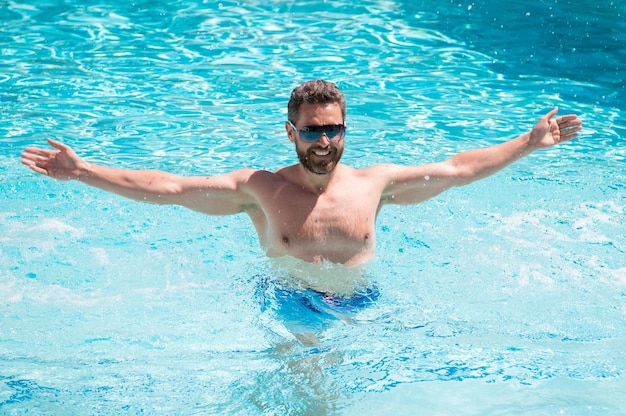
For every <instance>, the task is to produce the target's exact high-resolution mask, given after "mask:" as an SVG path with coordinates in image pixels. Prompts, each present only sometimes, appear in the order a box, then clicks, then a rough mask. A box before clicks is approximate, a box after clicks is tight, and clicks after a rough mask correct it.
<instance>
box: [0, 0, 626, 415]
mask: <svg viewBox="0 0 626 416" xmlns="http://www.w3.org/2000/svg"><path fill="white" fill-rule="evenodd" d="M625 13H626V9H625V7H624V5H621V4H617V2H583V1H581V2H575V3H574V2H571V3H570V2H548V1H543V2H537V3H536V4H535V5H533V6H528V5H525V4H524V2H521V1H513V2H510V4H507V7H506V8H505V9H503V8H502V6H501V4H500V3H496V2H486V3H483V5H477V4H475V3H461V2H455V3H449V2H446V3H444V4H440V5H437V7H434V6H433V5H432V3H431V2H409V1H365V2H360V3H359V4H356V5H355V4H353V3H350V2H341V1H339V2H332V4H329V3H318V2H312V1H310V2H292V1H274V2H271V1H270V2H257V1H249V2H241V3H237V2H226V1H224V2H219V3H209V2H200V1H190V0H181V1H137V2H133V3H129V4H118V3H117V2H110V1H84V2H77V1H75V0H66V1H56V0H54V1H46V2H44V1H31V2H28V3H27V4H23V3H20V2H17V1H11V2H4V3H1V4H0V22H1V26H0V28H1V30H0V39H1V42H0V48H1V51H2V61H1V62H2V63H1V65H0V92H1V96H0V100H1V101H0V106H1V114H2V115H1V118H0V120H1V121H0V137H1V138H0V146H1V149H2V152H1V154H0V179H1V181H0V187H1V188H0V189H1V193H0V294H1V297H0V319H1V324H0V412H1V413H4V414H27V413H28V414H54V415H62V414H71V415H74V414H241V415H244V414H245V415H250V414H347V415H348V414H366V415H381V414H416V413H418V414H532V415H541V414H546V415H549V414H575V415H578V414H623V413H625V412H626V404H625V403H624V401H623V398H622V396H623V391H624V390H625V388H626V382H625V381H624V380H625V376H626V373H625V372H626V352H624V351H625V349H624V345H625V342H626V262H625V261H624V258H625V256H624V251H625V250H626V244H625V239H624V236H625V235H626V220H625V216H624V202H625V200H626V198H625V185H624V184H625V183H626V181H625V179H626V173H625V166H626V165H625V161H626V159H625V157H626V151H625V148H624V144H623V141H622V138H623V137H624V132H625V128H626V123H625V122H624V111H625V110H626V108H625V105H624V103H625V102H626V100H625V99H624V97H625V95H624V91H625V86H624V81H623V80H624V79H626V57H625V50H624V48H623V45H624V44H625V41H626V39H624V36H625V35H624V34H625V33H626V23H625V18H624V16H625ZM318 77H319V78H327V79H330V80H333V81H335V82H337V84H338V85H339V86H340V87H341V88H342V89H343V91H344V93H345V94H346V98H347V104H348V120H347V122H348V126H349V133H348V137H347V139H346V140H347V142H346V151H345V153H344V158H343V160H344V162H345V163H347V164H350V165H353V166H357V167H362V166H368V165H371V164H374V163H379V162H390V161H392V162H395V163H403V164H420V163H424V162H430V161H435V160H441V159H443V158H446V157H448V156H450V155H452V154H454V153H456V152H459V151H462V150H466V149H470V148H474V147H478V146H484V145H489V144H492V143H496V142H498V141H499V140H500V139H501V138H509V137H512V136H514V135H516V134H517V133H519V132H521V131H524V130H526V129H529V128H530V127H532V125H533V123H534V122H535V120H536V119H537V118H538V117H539V116H541V115H542V114H543V113H544V112H546V111H547V110H548V109H550V108H551V107H552V106H553V105H559V107H560V108H561V109H562V110H561V111H562V113H568V112H575V113H577V114H579V115H580V116H581V118H582V119H583V121H584V123H585V132H584V134H583V135H582V136H581V137H580V138H579V139H577V140H576V141H574V142H572V143H570V144H568V145H566V146H565V145H564V146H559V147H556V148H553V149H550V150H548V151H545V152H542V153H537V154H534V155H532V156H530V157H529V158H527V159H525V160H522V161H520V162H518V163H517V164H516V165H514V166H511V167H509V168H508V169H506V170H505V171H503V172H501V173H500V174H498V175H497V176H494V177H492V178H488V179H486V180H484V181H481V182H478V183H475V184H472V185H470V186H468V187H465V188H461V189H455V190H451V191H449V192H448V193H446V194H443V195H441V196H440V197H438V198H437V199H434V200H431V201H428V202H427V203H424V204H422V205H419V206H416V207H387V208H385V210H383V211H382V212H381V214H380V217H379V221H378V227H377V232H378V249H377V257H376V258H375V259H374V261H373V262H372V263H371V264H370V265H369V266H368V269H369V270H368V273H369V274H370V275H372V276H374V278H375V281H376V285H377V287H378V290H379V292H380V295H379V296H378V298H377V299H376V301H375V302H374V303H373V304H371V305H369V306H367V307H365V308H362V309H360V310H359V311H358V312H357V313H355V314H350V315H346V316H344V317H342V318H343V319H339V320H329V321H328V322H327V325H326V327H325V328H323V329H322V330H320V331H319V333H317V334H316V335H317V338H318V344H317V345H316V346H309V345H304V344H301V343H299V342H296V340H295V339H294V338H293V335H292V334H291V333H290V332H289V330H288V329H287V328H286V326H285V320H284V319H283V316H282V315H281V314H279V313H278V311H277V309H276V308H273V307H272V304H271V303H270V307H263V300H262V299H260V297H261V296H260V295H259V288H260V287H261V288H262V287H263V285H264V284H265V283H264V281H263V280H264V278H263V277H262V276H265V275H267V267H268V266H267V264H266V260H265V258H264V256H263V252H262V250H261V249H260V248H259V247H258V243H257V240H256V237H255V234H254V230H253V228H252V226H251V225H250V224H249V223H248V221H247V219H246V218H244V217H239V216H237V217H205V216H202V215H200V214H197V213H194V212H190V211H186V210H184V209H181V208H177V207H159V206H152V205H142V204H137V203H134V202H131V201H127V200H124V199H121V198H119V197H116V196H112V195H109V194H105V193H103V192H100V191H97V190H93V189H87V188H86V187H84V186H81V184H78V183H61V182H54V181H52V180H47V179H46V178H43V177H38V176H35V175H34V174H31V173H30V172H29V171H28V170H27V169H26V168H24V167H23V166H21V165H20V164H19V154H20V152H21V151H22V149H23V148H24V147H25V146H30V145H41V144H43V141H44V139H45V137H53V138H58V139H62V140H64V141H66V142H67V143H68V144H71V145H72V146H74V147H75V149H76V150H77V151H78V152H79V153H80V154H81V155H83V156H85V157H86V158H88V159H89V160H90V161H93V162H97V163H103V164H108V165H115V166H122V167H127V168H151V169H153V168H154V169H165V170H169V171H174V172H177V173H181V174H220V173H223V172H227V171H230V170H232V169H236V168H240V167H242V166H253V167H258V168H266V169H270V170H273V169H276V168H278V167H280V166H282V165H285V164H291V163H295V161H296V159H295V157H294V152H293V150H292V147H291V145H290V143H289V142H288V140H287V139H286V137H285V133H284V127H283V121H284V119H285V118H286V103H287V100H288V94H289V92H290V91H291V89H292V88H293V87H294V86H295V85H297V84H299V83H300V82H301V81H304V80H306V79H310V78H318Z"/></svg>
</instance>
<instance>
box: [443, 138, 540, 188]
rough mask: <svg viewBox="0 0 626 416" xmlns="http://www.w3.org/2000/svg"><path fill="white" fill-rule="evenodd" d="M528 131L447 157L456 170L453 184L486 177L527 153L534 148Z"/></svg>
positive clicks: (466, 182) (464, 183) (458, 184)
mask: <svg viewBox="0 0 626 416" xmlns="http://www.w3.org/2000/svg"><path fill="white" fill-rule="evenodd" d="M529 139H530V133H525V134H522V135H521V136H519V137H517V138H515V139H513V140H509V141H506V142H504V143H500V144H497V145H494V146H490V147H486V148H483V149H477V150H470V151H467V152H463V153H459V154H458V155H456V156H453V157H451V158H450V159H448V161H447V163H449V164H451V165H452V166H453V167H454V168H455V169H456V172H457V175H456V176H457V177H456V182H457V183H455V185H457V186H460V185H466V184H468V183H471V182H474V181H477V180H479V179H483V178H486V177H487V176H490V175H493V174H494V173H496V172H498V171H500V170H501V169H503V168H505V167H506V166H508V165H510V164H511V163H513V162H515V161H517V160H519V159H521V158H523V157H524V156H527V155H529V154H530V153H532V152H533V151H534V150H535V149H534V148H533V146H532V145H531V143H530V140H529Z"/></svg>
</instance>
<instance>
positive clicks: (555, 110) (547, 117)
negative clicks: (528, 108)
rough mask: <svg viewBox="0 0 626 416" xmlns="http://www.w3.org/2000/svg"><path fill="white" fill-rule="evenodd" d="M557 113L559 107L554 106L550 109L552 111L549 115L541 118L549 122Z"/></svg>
mask: <svg viewBox="0 0 626 416" xmlns="http://www.w3.org/2000/svg"><path fill="white" fill-rule="evenodd" d="M558 112H559V107H557V106H554V108H553V109H552V111H550V112H549V113H547V114H546V115H545V116H543V117H544V118H545V119H546V120H547V121H548V122H550V119H551V118H552V117H554V116H555V115H556V113H558Z"/></svg>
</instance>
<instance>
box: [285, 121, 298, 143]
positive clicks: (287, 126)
mask: <svg viewBox="0 0 626 416" xmlns="http://www.w3.org/2000/svg"><path fill="white" fill-rule="evenodd" d="M285 130H287V137H289V141H290V142H291V143H295V142H296V136H295V133H294V131H293V129H292V128H291V125H290V124H289V123H288V122H285Z"/></svg>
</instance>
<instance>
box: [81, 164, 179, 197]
mask: <svg viewBox="0 0 626 416" xmlns="http://www.w3.org/2000/svg"><path fill="white" fill-rule="evenodd" d="M176 178H177V176H176V175H173V174H171V173H167V172H161V171H156V170H155V171H151V170H127V169H116V168H109V167H105V166H99V165H95V164H91V163H86V162H85V163H84V164H83V166H81V168H80V170H79V173H78V176H77V177H76V179H77V180H79V181H80V182H83V183H86V184H88V185H90V186H94V187H96V188H99V189H102V190H104V191H107V192H113V193H116V194H118V195H121V196H124V197H126V198H130V199H134V200H136V201H144V202H152V203H159V204H166V203H170V201H169V199H168V198H167V196H168V195H173V194H176V193H177V192H179V191H180V189H179V185H178V183H177V181H176Z"/></svg>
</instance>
